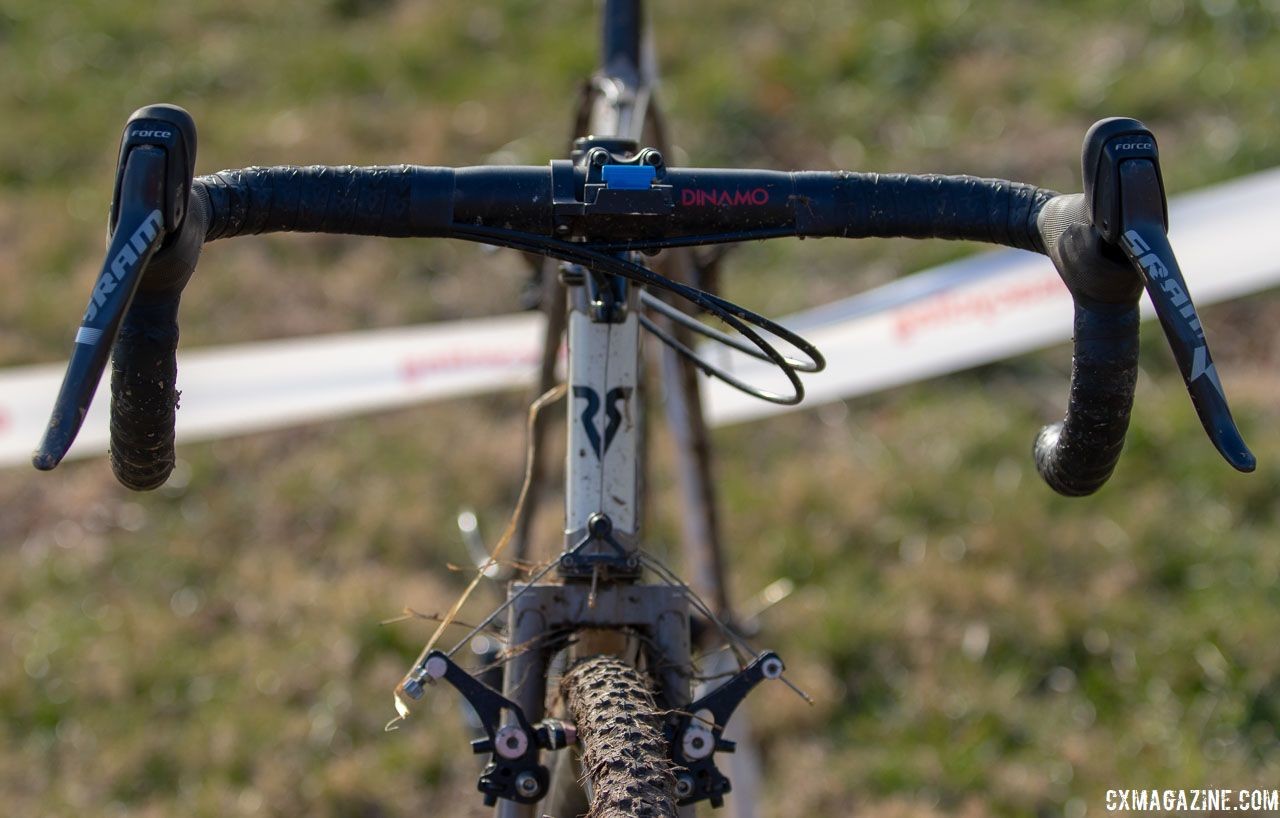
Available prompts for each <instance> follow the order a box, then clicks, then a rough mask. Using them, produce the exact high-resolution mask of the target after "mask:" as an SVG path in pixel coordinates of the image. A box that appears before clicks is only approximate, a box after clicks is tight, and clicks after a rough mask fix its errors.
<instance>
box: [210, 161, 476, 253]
mask: <svg viewBox="0 0 1280 818" xmlns="http://www.w3.org/2000/svg"><path fill="white" fill-rule="evenodd" d="M196 184H197V185H200V186H202V187H203V188H204V190H205V191H206V193H207V194H208V197H209V202H210V204H211V205H212V209H213V218H212V220H211V221H210V224H209V231H208V234H207V235H206V236H205V240H206V241H213V240H214V239H222V238H231V237H234V236H239V235H243V234H246V233H249V234H257V233H273V232H282V231H292V232H300V233H346V234H351V235H362V236H434V235H443V234H445V233H447V231H448V228H449V225H450V224H451V222H452V216H453V170H452V169H450V168H426V167H418V166H415V165H392V166H388V167H366V168H358V167H351V166H345V167H324V166H311V167H274V168H245V169H243V170H224V171H221V172H219V173H215V174H213V175H211V176H201V177H199V178H198V179H196Z"/></svg>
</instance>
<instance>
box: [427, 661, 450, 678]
mask: <svg viewBox="0 0 1280 818" xmlns="http://www.w3.org/2000/svg"><path fill="white" fill-rule="evenodd" d="M422 669H423V670H424V671H426V674H427V676H428V677H429V678H432V679H442V678H444V674H445V672H446V671H447V670H448V669H449V663H448V662H446V661H445V660H444V659H442V658H441V657H439V656H432V657H431V658H430V659H428V660H427V663H426V664H425V665H423V668H422Z"/></svg>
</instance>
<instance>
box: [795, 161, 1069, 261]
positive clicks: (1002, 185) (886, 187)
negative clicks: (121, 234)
mask: <svg viewBox="0 0 1280 818" xmlns="http://www.w3.org/2000/svg"><path fill="white" fill-rule="evenodd" d="M793 176H794V177H795V184H796V194H795V213H796V232H797V234H798V235H801V236H841V237H846V238H865V237H869V236H878V237H895V236H900V237H904V238H916V239H923V238H939V239H955V240H968V241H981V242H986V243H989V244H1000V245H1004V246H1006V247H1017V248H1020V249H1023V250H1031V251H1033V252H1037V253H1043V252H1044V249H1045V248H1044V244H1043V242H1042V241H1041V239H1040V231H1039V229H1038V228H1037V225H1036V216H1037V215H1038V214H1039V212H1040V209H1041V208H1042V207H1043V206H1044V204H1045V203H1046V202H1048V201H1049V200H1050V199H1051V198H1053V197H1054V196H1056V195H1058V194H1057V193H1055V192H1054V191H1051V190H1044V189H1043V188H1038V187H1036V186H1034V185H1026V184H1021V183H1018V182H1009V181H1006V180H1004V179H980V178H978V177H976V176H938V175H931V174H928V175H920V176H916V175H907V174H878V173H820V172H801V173H795V174H793ZM829 203H830V204H829Z"/></svg>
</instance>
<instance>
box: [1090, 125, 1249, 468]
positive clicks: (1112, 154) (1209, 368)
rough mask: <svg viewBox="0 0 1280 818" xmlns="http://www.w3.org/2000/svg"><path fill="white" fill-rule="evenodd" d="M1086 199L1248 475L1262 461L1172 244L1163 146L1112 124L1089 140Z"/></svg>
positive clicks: (1221, 438)
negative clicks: (1239, 420)
mask: <svg viewBox="0 0 1280 818" xmlns="http://www.w3.org/2000/svg"><path fill="white" fill-rule="evenodd" d="M1083 164H1084V193H1085V198H1086V200H1087V202H1088V204H1089V207H1090V209H1091V212H1090V216H1091V217H1092V221H1093V225H1094V227H1095V228H1096V229H1097V230H1098V232H1099V233H1100V234H1101V235H1102V237H1103V238H1104V239H1106V241H1107V242H1108V243H1110V244H1112V245H1113V246H1117V247H1119V248H1120V249H1121V250H1122V251H1123V252H1124V255H1125V257H1126V258H1127V259H1128V260H1129V263H1130V264H1131V265H1133V268H1134V270H1135V271H1137V273H1138V275H1139V276H1140V277H1141V278H1142V283H1143V286H1145V287H1146V290H1147V294H1148V295H1149V296H1150V298H1151V303H1152V305H1153V306H1154V307H1155V311H1156V316H1157V317H1158V318H1159V319H1160V326H1161V328H1163V330H1164V335H1165V338H1166V339H1167V340H1168V342H1169V348H1170V349H1171V350H1172V351H1173V357H1174V359H1175V360H1176V361H1177V362H1178V369H1179V370H1180V371H1181V372H1182V379H1183V381H1185V382H1186V385H1187V391H1188V392H1189V393H1190V394H1191V402H1192V404H1193V405H1194V406H1195V410H1196V414H1197V415H1199V417H1200V423H1201V425H1203V426H1204V430H1205V432H1206V433H1207V434H1208V435H1209V439H1210V440H1211V441H1213V445H1214V446H1215V447H1216V448H1217V449H1218V452H1219V453H1220V454H1221V455H1222V456H1223V458H1224V459H1225V460H1226V461H1227V462H1228V463H1230V464H1231V465H1232V466H1233V467H1234V468H1236V469H1237V470H1239V471H1242V472H1251V471H1253V470H1254V468H1255V466H1256V463H1257V461H1256V460H1255V458H1254V456H1253V453H1252V452H1250V451H1249V447H1248V446H1246V445H1245V442H1244V439H1243V438H1242V437H1241V435H1240V430H1239V429H1237V428H1236V424H1235V421H1234V420H1233V419H1232V417H1231V409H1230V408H1229V407H1228V406H1227V398H1226V394H1225V393H1224V392H1223V389H1222V383H1221V381H1219V379H1218V372H1217V370H1216V369H1215V368H1214V365H1213V358H1212V357H1211V356H1210V355H1209V345H1208V342H1207V341H1206V340H1205V337H1204V328H1203V327H1202V326H1201V325H1200V319H1199V317H1198V316H1197V315H1196V308H1195V305H1194V304H1193V303H1192V302H1191V293H1190V292H1189V291H1188V290H1187V282H1186V280H1185V279H1184V278H1183V277H1182V271H1181V270H1180V269H1179V268H1178V261H1177V259H1176V258H1174V255H1173V248H1172V247H1171V246H1170V244H1169V239H1168V237H1167V232H1168V228H1169V213H1168V205H1167V203H1166V199H1165V192H1164V180H1163V179H1162V177H1161V174H1160V160H1159V152H1158V150H1157V148H1156V140H1155V137H1154V136H1153V135H1152V133H1151V131H1149V130H1147V128H1146V126H1144V125H1143V124H1142V123H1141V122H1139V121H1138V120H1136V119H1126V118H1120V117H1117V118H1112V119H1104V120H1101V121H1100V122H1098V123H1096V124H1095V125H1094V126H1093V127H1092V128H1090V129H1089V133H1088V134H1087V135H1086V136H1085V142H1084V155H1083Z"/></svg>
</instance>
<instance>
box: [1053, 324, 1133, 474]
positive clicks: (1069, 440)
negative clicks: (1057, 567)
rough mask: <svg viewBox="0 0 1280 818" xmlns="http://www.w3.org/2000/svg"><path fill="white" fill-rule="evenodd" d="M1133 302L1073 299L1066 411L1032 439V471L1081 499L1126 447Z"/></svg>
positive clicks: (1131, 406)
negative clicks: (1105, 302) (1073, 311)
mask: <svg viewBox="0 0 1280 818" xmlns="http://www.w3.org/2000/svg"><path fill="white" fill-rule="evenodd" d="M1138 319H1139V310H1138V307H1137V305H1136V304H1134V305H1130V306H1124V305H1119V306H1117V305H1108V304H1090V303H1088V302H1085V301H1083V300H1081V299H1077V300H1076V308H1075V333H1074V335H1075V355H1074V357H1073V359H1072V364H1071V392H1070V396H1069V397H1068V399H1067V414H1066V417H1065V418H1064V419H1063V421H1062V422H1060V423H1055V424H1053V425H1051V426H1046V427H1044V428H1043V429H1041V430H1040V434H1039V435H1038V436H1037V437H1036V441H1035V446H1034V450H1033V451H1034V456H1035V461H1036V469H1037V470H1038V471H1039V472H1040V476H1041V477H1043V478H1044V480H1045V482H1046V483H1048V484H1049V486H1050V487H1051V488H1052V489H1053V490H1054V491H1056V492H1058V493H1059V494H1062V495H1065V496H1067V497H1081V496H1084V495H1086V494H1092V493H1093V492H1095V491H1097V490H1098V489H1099V488H1101V487H1102V484H1103V483H1105V482H1107V479H1108V478H1109V477H1110V476H1111V472H1112V471H1113V470H1114V469H1115V467H1116V462H1117V461H1118V460H1119V459H1120V452H1121V450H1122V449H1123V448H1124V437H1125V433H1126V432H1127V431H1128V429H1129V412H1130V411H1131V410H1132V408H1133V391H1134V386H1135V385H1136V384H1137V381H1138Z"/></svg>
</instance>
